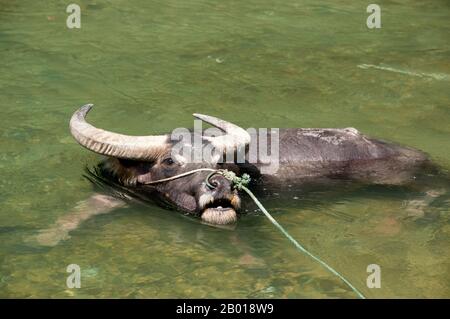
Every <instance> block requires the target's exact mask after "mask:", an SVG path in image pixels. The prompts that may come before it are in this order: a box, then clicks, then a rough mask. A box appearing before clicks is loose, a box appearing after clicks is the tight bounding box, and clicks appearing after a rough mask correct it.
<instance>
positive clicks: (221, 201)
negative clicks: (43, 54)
mask: <svg viewBox="0 0 450 319" xmlns="http://www.w3.org/2000/svg"><path fill="white" fill-rule="evenodd" d="M91 108H92V105H90V104H89V105H85V106H83V107H81V108H80V109H79V110H77V111H76V112H75V113H74V114H73V116H72V118H71V120H70V130H71V133H72V135H73V137H74V138H75V140H76V141H77V142H78V143H79V144H81V145H82V146H84V147H85V148H87V149H89V150H91V151H93V152H96V153H98V154H102V155H105V156H106V159H105V160H104V161H103V162H101V163H100V164H99V166H98V169H97V170H96V172H95V173H94V174H92V176H91V177H94V179H95V180H101V181H103V182H106V183H108V182H111V183H114V184H116V185H118V186H119V187H120V188H121V189H123V193H124V194H126V195H125V197H128V196H131V197H133V196H135V197H140V198H153V199H157V200H158V202H162V203H165V204H168V205H170V206H171V207H174V208H176V209H178V210H181V211H183V212H186V213H189V214H193V215H196V216H200V217H201V219H202V220H203V221H205V222H207V223H210V224H229V223H233V222H235V221H236V220H237V216H238V215H237V212H239V208H240V203H241V198H240V196H239V193H238V191H237V190H236V189H234V188H233V185H232V184H231V182H230V181H229V180H227V179H226V178H224V177H223V176H222V175H220V174H215V175H213V176H212V177H211V179H210V181H209V182H210V183H209V185H208V184H207V183H206V182H205V180H206V177H207V176H208V174H209V172H203V171H202V172H197V173H195V174H192V175H189V176H186V177H183V178H178V179H174V180H171V181H167V182H162V183H157V184H150V185H149V183H151V182H152V181H156V180H160V179H164V178H168V177H171V176H175V175H177V174H180V173H184V172H188V171H191V170H193V169H198V168H214V169H224V168H226V169H228V170H231V171H234V172H235V173H236V174H238V175H240V174H242V173H247V174H249V175H250V176H251V178H252V180H253V184H252V185H251V187H253V188H258V186H260V185H275V186H278V187H282V185H285V184H287V183H290V184H292V183H296V184H302V183H307V182H314V181H320V182H324V183H328V182H330V181H335V180H346V181H355V182H358V183H364V184H389V185H402V184H407V183H409V182H411V181H413V180H414V178H415V175H416V174H417V172H418V171H420V170H421V169H422V168H423V167H424V166H426V165H428V164H429V160H428V158H427V156H426V155H425V154H424V153H423V152H421V151H418V150H415V149H412V148H409V147H404V146H399V145H396V144H393V143H389V142H385V141H381V140H377V139H374V138H371V137H368V136H366V135H364V134H362V133H360V132H359V131H358V130H356V129H354V128H343V129H324V128H287V129H280V130H279V133H278V135H277V138H278V139H279V141H278V148H279V156H278V158H277V159H276V160H277V165H279V167H278V169H277V170H274V171H271V172H265V171H264V170H263V169H262V168H263V167H266V166H267V165H270V164H271V163H267V162H263V161H260V160H259V159H258V158H257V159H256V161H249V160H248V155H249V154H248V146H249V144H250V143H251V142H253V141H252V137H251V136H250V134H249V133H248V132H247V131H246V130H244V129H242V128H240V127H239V126H236V125H234V124H232V123H229V122H226V121H223V120H220V119H218V118H215V117H211V116H206V115H201V114H194V116H195V117H197V118H199V119H201V120H202V121H204V122H207V123H209V124H211V125H213V126H215V127H217V128H219V129H220V130H221V131H222V132H223V133H222V135H220V136H215V137H210V136H200V138H201V143H202V147H205V146H208V145H212V146H214V149H215V150H216V151H218V152H219V153H220V152H225V150H227V151H229V150H230V149H231V150H234V151H237V150H238V149H244V150H245V151H244V152H247V153H245V161H241V162H238V161H235V162H231V163H230V162H225V161H223V160H222V161H221V160H208V161H206V160H205V161H200V162H192V161H187V160H186V159H185V158H183V157H182V156H174V155H173V147H174V145H175V144H176V143H177V142H179V141H178V140H174V139H173V136H172V135H171V134H166V135H158V136H154V135H151V136H128V135H122V134H117V133H113V132H109V131H105V130H102V129H99V128H96V127H94V126H92V125H91V124H89V123H87V122H86V119H85V118H86V115H87V113H88V112H89V110H90V109H91ZM191 134H192V138H193V139H194V138H195V137H196V136H194V135H195V134H198V133H195V132H192V133H191ZM268 135H270V134H269V133H268ZM253 138H255V137H253ZM256 138H257V139H260V138H261V136H260V135H258V136H257V137H256ZM270 139H271V137H270V136H269V138H268V140H269V141H270ZM211 185H212V187H211ZM100 201H103V199H101V200H100Z"/></svg>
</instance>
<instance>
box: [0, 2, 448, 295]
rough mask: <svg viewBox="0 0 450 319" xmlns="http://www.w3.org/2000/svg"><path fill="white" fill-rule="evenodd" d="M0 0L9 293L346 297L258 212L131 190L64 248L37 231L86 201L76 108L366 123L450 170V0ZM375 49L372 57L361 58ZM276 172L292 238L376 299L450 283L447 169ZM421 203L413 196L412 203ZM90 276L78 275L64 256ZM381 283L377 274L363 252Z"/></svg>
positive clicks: (147, 122) (131, 127)
mask: <svg viewBox="0 0 450 319" xmlns="http://www.w3.org/2000/svg"><path fill="white" fill-rule="evenodd" d="M77 3H78V4H79V5H80V6H81V13H82V27H81V29H80V30H70V29H68V28H67V27H66V24H65V21H66V17H67V14H66V12H65V10H66V5H67V4H66V3H64V2H61V1H46V2H45V4H44V3H41V2H36V1H30V0H23V1H14V0H9V1H6V0H0V61H1V62H0V70H1V72H0V96H1V99H2V106H1V113H0V114H1V116H0V134H1V139H0V147H1V153H0V156H1V157H0V174H1V176H2V178H1V180H0V201H1V206H0V260H1V264H0V267H1V268H0V297H8V298H9V297H63V298H66V297H78V298H79V297H88V298H94V297H138V298H149V297H150V298H154V297H196V298H198V297H256V298H258V297H277V298H323V297H328V298H336V297H337V298H353V297H355V295H354V294H353V293H352V292H351V291H350V290H349V289H348V287H346V286H345V285H344V284H343V283H342V282H340V281H339V280H338V279H337V278H335V277H334V276H333V275H331V274H330V273H328V272H327V271H326V270H324V269H322V268H321V267H320V265H318V264H317V263H315V262H314V261H312V260H311V259H309V258H307V257H305V256H303V255H301V254H299V253H298V252H297V251H296V250H295V249H294V248H293V246H292V245H291V244H290V243H289V242H288V241H287V240H286V239H285V238H284V237H282V236H281V234H280V233H278V232H277V230H276V229H275V228H274V227H273V226H272V225H271V224H270V223H269V222H268V221H267V220H266V219H265V217H264V216H263V215H261V214H259V213H257V212H253V213H251V214H248V215H247V216H245V217H243V218H241V220H240V221H239V223H238V224H237V225H236V227H235V229H234V230H224V229H218V228H212V227H208V226H205V225H202V224H200V223H199V222H198V221H196V220H192V219H188V218H184V217H183V216H181V215H179V214H177V213H174V212H170V211H167V210H164V209H162V208H159V207H157V206H150V207H148V206H139V205H132V206H130V207H125V208H121V209H118V210H116V211H114V212H113V213H111V214H107V215H101V216H97V217H95V218H93V219H90V220H88V221H86V222H85V223H83V224H82V225H80V227H79V228H78V229H77V230H76V231H73V232H72V233H71V234H70V238H68V239H67V240H65V241H62V242H60V243H59V244H57V245H56V246H54V247H44V246H40V245H36V244H33V243H32V242H30V240H29V238H30V237H32V236H33V235H34V234H36V233H37V232H38V231H39V230H40V229H44V228H47V227H49V226H50V225H51V224H52V223H54V222H55V220H56V219H57V218H58V217H61V216H63V215H64V214H67V213H68V212H69V211H70V210H71V209H72V208H73V207H74V206H76V205H77V203H78V202H80V201H83V200H85V199H87V198H88V197H89V196H90V195H91V194H92V192H93V189H92V186H91V185H90V184H89V183H88V182H87V181H86V180H85V179H84V178H82V173H83V169H84V167H85V165H86V164H88V165H93V164H95V163H96V162H97V161H98V160H99V157H98V156H97V155H95V154H91V153H89V152H88V151H86V150H84V149H82V148H81V147H80V146H79V145H77V144H76V143H75V142H74V140H73V139H72V138H71V136H70V133H69V131H68V120H69V118H70V116H71V114H72V113H73V111H74V110H75V109H76V108H77V107H79V106H80V105H82V104H85V103H95V105H96V106H95V108H94V110H93V111H92V113H91V114H90V115H89V118H90V121H92V122H93V123H95V124H96V125H97V126H99V127H103V128H105V129H109V130H113V131H117V132H121V133H126V134H148V133H161V132H168V131H170V130H171V129H173V128H175V127H191V126H192V117H191V114H192V113H194V112H199V113H206V114H211V115H216V116H220V117H222V118H224V119H227V120H230V121H233V122H235V123H237V124H239V125H241V126H242V127H349V126H352V127H356V128H358V129H359V130H360V131H362V132H364V133H367V134H369V135H372V136H376V137H379V138H383V139H389V140H392V141H395V142H398V143H401V144H406V145H409V146H412V147H416V148H419V149H422V150H424V151H426V152H427V153H429V154H430V156H431V157H432V158H433V160H434V161H435V162H436V163H437V164H438V165H440V166H441V167H442V169H443V171H447V170H448V169H449V168H450V139H449V137H450V125H449V124H450V110H449V100H450V99H449V97H450V95H449V92H450V90H449V83H450V81H449V75H450V64H449V58H450V45H449V31H450V19H449V18H450V6H449V4H448V2H447V1H433V2H426V3H424V2H419V1H412V0H397V1H378V2H377V3H378V4H379V5H380V6H381V8H382V28H381V29H378V30H369V29H368V28H367V27H366V24H365V20H366V17H367V15H368V14H367V13H366V6H367V5H368V3H365V2H364V1H339V2H331V1H317V0H315V1H312V0H307V1H292V0H285V1H282V2H281V1H280V2H277V1H267V0H258V1H256V0H249V1H203V0H202V1H200V0H193V1H181V0H168V1H167V0H165V1H147V0H146V1H144V0H128V1H123V0H122V1H85V0H83V1H77ZM367 65H370V66H375V67H367ZM436 188H438V189H440V190H443V191H444V192H446V194H444V195H442V196H440V197H439V198H438V199H436V200H435V201H433V202H431V203H430V204H429V205H428V206H427V207H425V208H424V209H423V212H424V214H423V216H421V215H420V213H419V214H415V215H414V214H413V216H411V211H410V210H408V208H410V207H411V205H409V204H410V203H411V201H413V200H419V201H420V200H421V199H423V198H424V196H425V193H424V192H422V191H407V190H404V189H396V188H378V187H373V188H370V187H369V188H365V189H359V190H347V191H346V190H344V191H343V192H341V191H342V190H339V189H331V190H326V191H325V190H323V191H320V190H319V191H315V192H313V193H310V194H304V193H303V192H302V191H301V190H295V189H293V190H290V191H289V192H286V190H287V188H286V187H285V189H280V192H279V193H282V195H277V194H272V196H271V197H270V198H267V199H266V200H264V201H263V202H264V203H265V204H266V205H267V208H268V209H269V210H270V211H271V212H272V213H273V215H274V216H275V217H276V218H277V220H278V221H279V222H280V223H281V224H282V225H284V226H285V227H286V228H287V230H288V231H289V232H290V233H291V235H292V236H293V237H295V238H296V239H297V240H299V241H300V242H301V243H303V244H304V245H305V246H306V247H308V248H309V249H310V250H311V251H312V252H314V253H315V254H316V255H319V256H321V257H322V258H323V259H324V260H325V261H326V262H328V263H329V264H330V265H332V266H333V267H335V268H336V269H337V270H338V271H340V272H341V273H342V274H343V275H345V276H346V277H347V278H348V279H349V280H350V281H351V282H352V283H353V284H354V285H355V286H356V287H358V288H359V289H360V290H361V291H362V292H363V293H364V294H365V295H366V296H367V297H370V298H384V297H407V298H408V297H432V298H435V297H447V298H448V297H450V288H449V286H450V285H449V282H450V261H449V258H448V256H449V253H450V249H449V247H450V245H449V244H450V224H449V211H450V197H449V194H450V187H449V186H448V184H445V183H444V184H440V185H437V184H436ZM413 203H414V202H413ZM72 263H76V264H78V265H80V267H81V270H82V288H81V289H68V288H67V287H66V277H67V275H68V274H67V273H66V271H65V270H66V267H67V265H69V264H72ZM372 263H376V264H378V265H380V266H381V270H382V287H381V288H380V289H369V288H367V287H366V278H367V275H368V274H367V272H366V267H367V265H369V264H372Z"/></svg>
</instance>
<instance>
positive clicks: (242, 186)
mask: <svg viewBox="0 0 450 319" xmlns="http://www.w3.org/2000/svg"><path fill="white" fill-rule="evenodd" d="M213 174H214V173H211V174H210V176H211V175H213ZM219 174H222V175H223V176H224V177H225V178H227V179H228V180H230V181H231V182H232V183H233V184H234V185H235V187H236V188H237V189H239V190H243V191H245V192H246V193H247V194H248V195H249V196H250V197H251V199H253V201H254V202H255V203H256V205H258V207H259V208H260V209H261V211H262V212H263V213H264V215H266V217H267V218H268V219H269V220H270V221H271V222H272V224H274V225H275V226H276V227H277V228H278V229H279V230H280V231H281V232H282V233H283V235H284V236H286V238H287V239H289V240H290V241H291V242H292V243H293V244H294V246H295V247H296V248H297V249H298V250H300V251H301V252H302V253H304V254H306V255H307V256H309V257H311V258H312V259H314V260H315V261H317V262H318V263H319V264H321V265H322V266H323V267H325V268H326V269H327V270H328V271H330V272H331V273H332V274H334V275H336V276H337V277H339V278H340V279H341V280H342V281H343V282H344V283H346V284H347V286H349V287H350V288H351V289H352V290H353V291H354V292H355V293H356V294H357V295H358V297H359V298H361V299H366V298H365V297H364V295H363V294H362V293H361V292H360V291H359V290H358V289H356V288H355V287H354V286H353V285H352V284H351V283H350V282H349V281H348V280H347V279H345V277H344V276H342V275H341V274H340V273H338V272H337V271H336V270H334V269H333V268H332V267H331V266H329V265H328V264H327V263H326V262H324V261H323V260H321V259H320V258H319V257H316V256H315V255H313V254H312V253H310V252H309V251H308V250H307V249H306V248H304V247H303V246H302V245H300V244H299V243H298V242H297V241H296V240H295V239H294V238H293V237H292V236H291V235H289V233H288V232H287V231H286V230H285V229H284V228H283V226H281V225H280V224H279V223H278V222H277V221H276V220H275V219H274V218H273V217H272V215H270V214H269V212H268V211H267V210H266V209H265V208H264V206H263V205H262V204H261V203H260V202H259V200H258V199H257V198H256V197H255V195H253V193H252V192H251V191H250V190H249V189H248V188H247V187H246V186H247V185H248V183H249V182H250V176H249V175H248V174H242V177H237V176H236V174H235V173H233V172H230V171H227V170H224V171H220V172H219ZM208 177H209V176H208ZM208 179H209V178H208ZM208 179H207V180H208Z"/></svg>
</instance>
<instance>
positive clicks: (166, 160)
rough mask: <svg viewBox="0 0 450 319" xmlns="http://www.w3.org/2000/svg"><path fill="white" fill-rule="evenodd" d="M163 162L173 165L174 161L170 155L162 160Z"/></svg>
mask: <svg viewBox="0 0 450 319" xmlns="http://www.w3.org/2000/svg"><path fill="white" fill-rule="evenodd" d="M163 163H164V164H166V165H173V164H174V163H175V162H174V161H173V159H172V158H171V157H168V158H166V159H165V160H164V161H163Z"/></svg>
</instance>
